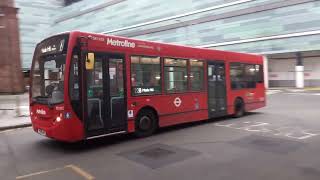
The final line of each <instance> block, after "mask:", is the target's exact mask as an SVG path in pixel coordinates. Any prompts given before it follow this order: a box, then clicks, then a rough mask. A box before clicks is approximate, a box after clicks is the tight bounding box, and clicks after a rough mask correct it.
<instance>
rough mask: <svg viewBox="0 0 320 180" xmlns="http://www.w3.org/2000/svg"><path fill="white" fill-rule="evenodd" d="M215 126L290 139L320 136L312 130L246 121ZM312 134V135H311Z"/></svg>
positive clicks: (216, 124)
mask: <svg viewBox="0 0 320 180" xmlns="http://www.w3.org/2000/svg"><path fill="white" fill-rule="evenodd" d="M215 126H220V127H227V128H231V129H237V130H244V131H248V132H256V133H267V134H272V135H274V136H283V137H287V138H291V139H297V140H304V139H308V138H311V137H314V136H318V135H320V134H319V133H315V132H313V131H314V130H311V129H309V130H307V129H303V128H301V127H288V126H278V127H277V126H276V125H273V124H271V123H266V122H257V121H251V122H250V121H246V122H233V123H223V122H222V123H215ZM311 132H313V133H311Z"/></svg>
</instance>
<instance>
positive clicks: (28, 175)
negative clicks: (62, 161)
mask: <svg viewBox="0 0 320 180" xmlns="http://www.w3.org/2000/svg"><path fill="white" fill-rule="evenodd" d="M64 168H65V167H62V168H55V169H50V170H47V171H39V172H35V173H31V174H27V175H23V176H17V177H16V179H26V178H29V177H32V176H36V175H41V174H46V173H50V172H55V171H60V170H62V169H64Z"/></svg>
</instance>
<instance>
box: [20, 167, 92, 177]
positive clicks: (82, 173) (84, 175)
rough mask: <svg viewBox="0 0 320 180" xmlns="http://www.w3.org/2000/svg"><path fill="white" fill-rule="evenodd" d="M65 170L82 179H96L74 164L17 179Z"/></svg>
mask: <svg viewBox="0 0 320 180" xmlns="http://www.w3.org/2000/svg"><path fill="white" fill-rule="evenodd" d="M64 169H71V170H72V171H74V172H75V173H77V174H78V175H80V176H81V177H83V178H84V179H86V180H94V179H95V177H94V176H92V175H91V174H89V173H87V172H86V171H84V170H83V169H81V168H80V167H78V166H76V165H73V164H69V165H66V166H64V167H60V168H55V169H50V170H47V171H39V172H35V173H30V174H27V175H23V176H17V177H16V179H25V178H29V177H32V176H37V175H41V174H47V173H51V172H55V171H61V170H64Z"/></svg>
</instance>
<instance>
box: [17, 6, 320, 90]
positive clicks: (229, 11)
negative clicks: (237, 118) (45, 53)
mask: <svg viewBox="0 0 320 180" xmlns="http://www.w3.org/2000/svg"><path fill="white" fill-rule="evenodd" d="M16 6H17V7H18V8H20V11H19V18H20V34H21V49H22V62H23V67H24V68H29V67H30V63H31V59H32V53H33V49H34V46H35V44H36V42H39V41H40V40H41V39H42V38H44V37H46V36H49V35H52V34H55V33H58V32H63V31H70V30H81V31H90V32H97V33H107V34H113V35H120V36H126V37H132V38H138V39H143V40H152V41H158V42H166V43H175V44H183V45H191V46H199V47H206V48H214V49H221V50H231V51H239V52H247V53H256V54H262V55H266V58H268V57H269V59H274V60H269V62H270V63H277V62H278V61H275V59H278V57H277V56H275V54H282V56H281V57H283V53H289V54H290V53H291V54H290V57H289V55H288V56H286V57H287V60H288V59H292V63H293V67H294V66H296V62H295V58H296V57H295V56H292V53H295V52H312V54H316V55H315V57H313V58H316V59H317V56H318V54H319V56H320V53H318V54H317V51H318V50H320V1H317V0H173V1H166V0H155V1H148V0H82V1H79V2H76V3H73V4H70V5H68V6H65V5H64V2H63V1H62V0H47V1H41V0H30V1H28V2H26V1H23V0H16ZM302 54H303V53H302ZM271 55H272V56H271ZM306 58H308V57H306ZM305 63H306V64H308V62H307V60H305ZM319 63H320V58H319ZM280 64H281V63H280ZM282 64H285V63H282ZM274 66H275V65H273V64H270V66H269V71H270V72H273V70H272V67H274ZM275 67H277V66H275ZM283 68H284V69H286V68H287V66H285V67H283ZM277 71H278V70H277ZM281 71H282V70H281ZM285 71H287V69H286V70H285ZM294 71H295V70H294ZM312 71H313V70H311V71H310V72H309V75H310V76H313V74H312V73H313V72H312ZM314 71H316V70H314ZM317 73H318V72H315V74H317ZM268 76H269V75H268ZM315 78H316V77H315ZM311 79H312V78H311ZM318 79H320V77H318ZM270 81H272V77H271V79H270ZM275 81H277V80H275ZM278 81H279V82H280V81H281V80H279V79H278ZM292 81H295V79H293V80H292ZM270 83H271V84H270V85H272V84H273V83H272V82H270ZM292 83H293V82H292ZM292 83H291V84H290V83H289V86H291V85H292ZM275 84H276V86H281V83H278V82H276V83H275ZM316 84H317V83H316ZM287 85H288V84H287ZM287 85H286V86H287ZM319 85H320V80H319ZM292 86H294V85H292Z"/></svg>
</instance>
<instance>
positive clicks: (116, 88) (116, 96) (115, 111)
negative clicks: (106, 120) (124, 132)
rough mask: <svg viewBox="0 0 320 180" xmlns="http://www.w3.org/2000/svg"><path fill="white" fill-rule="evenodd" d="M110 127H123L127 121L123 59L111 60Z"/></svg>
mask: <svg viewBox="0 0 320 180" xmlns="http://www.w3.org/2000/svg"><path fill="white" fill-rule="evenodd" d="M109 83H110V86H109V92H110V112H111V113H110V119H111V121H110V127H111V128H113V127H119V126H123V124H124V120H125V117H124V115H125V112H124V111H123V110H124V107H125V106H124V89H123V83H124V82H123V59H121V58H109Z"/></svg>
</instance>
